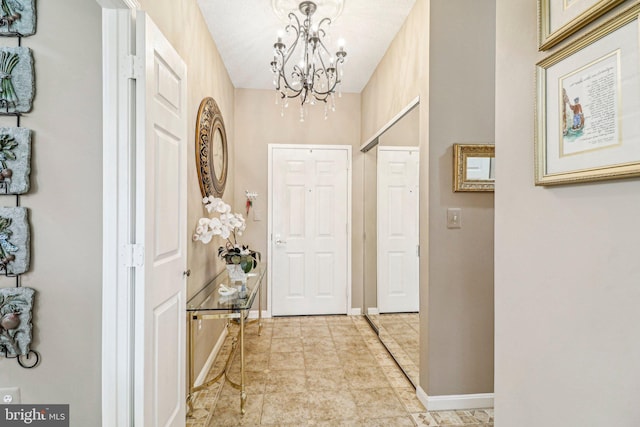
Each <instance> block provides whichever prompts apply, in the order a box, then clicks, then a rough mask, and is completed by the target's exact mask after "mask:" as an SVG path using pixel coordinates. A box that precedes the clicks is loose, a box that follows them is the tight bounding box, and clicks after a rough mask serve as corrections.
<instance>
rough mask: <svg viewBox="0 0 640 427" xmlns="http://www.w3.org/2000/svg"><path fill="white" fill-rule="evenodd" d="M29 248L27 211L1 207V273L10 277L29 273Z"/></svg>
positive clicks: (19, 208) (20, 208)
mask: <svg viewBox="0 0 640 427" xmlns="http://www.w3.org/2000/svg"><path fill="white" fill-rule="evenodd" d="M29 247H30V236H29V220H28V218H27V209H26V208H22V207H14V208H7V207H0V272H5V273H6V274H9V275H15V274H22V273H25V272H27V271H28V270H29V261H30V254H29Z"/></svg>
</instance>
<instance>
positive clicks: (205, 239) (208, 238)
mask: <svg viewBox="0 0 640 427" xmlns="http://www.w3.org/2000/svg"><path fill="white" fill-rule="evenodd" d="M212 238H213V233H211V232H209V233H205V234H203V235H202V236H200V240H201V241H202V243H204V244H205V245H206V244H207V243H209V242H210V241H211V239H212Z"/></svg>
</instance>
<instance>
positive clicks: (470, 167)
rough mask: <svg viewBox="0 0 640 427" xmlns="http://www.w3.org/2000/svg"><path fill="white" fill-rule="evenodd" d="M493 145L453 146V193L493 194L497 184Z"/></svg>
mask: <svg viewBox="0 0 640 427" xmlns="http://www.w3.org/2000/svg"><path fill="white" fill-rule="evenodd" d="M495 174H496V155H495V146H494V145H493V144H453V191H454V192H456V193H457V192H465V191H469V192H478V191H486V192H492V191H494V190H495V182H496V176H495Z"/></svg>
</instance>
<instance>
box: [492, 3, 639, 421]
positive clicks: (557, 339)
mask: <svg viewBox="0 0 640 427" xmlns="http://www.w3.org/2000/svg"><path fill="white" fill-rule="evenodd" d="M496 9H497V10H496V17H497V22H496V28H497V32H496V39H497V40H496V153H497V159H496V162H497V165H498V170H497V174H498V175H497V184H496V185H497V188H496V194H495V196H496V198H495V209H496V223H495V224H496V229H495V266H496V280H495V295H496V298H495V311H496V314H495V316H496V332H495V352H496V370H495V389H496V399H495V408H496V420H497V421H498V425H504V426H522V427H529V426H538V425H546V426H551V427H555V426H566V425H571V426H579V425H584V426H586V425H589V426H596V425H608V426H614V425H620V426H635V425H638V424H639V422H640V405H638V404H637V401H636V400H637V399H636V396H638V395H640V364H639V363H638V361H639V360H640V340H638V325H639V324H640V310H638V301H640V286H639V283H640V262H638V260H639V259H640V240H639V239H638V236H640V222H638V218H640V180H638V179H637V178H636V179H628V180H618V181H605V182H601V183H589V184H582V185H564V186H558V187H549V188H542V187H536V186H534V184H533V160H534V159H533V153H534V151H533V135H534V128H533V126H534V120H533V106H534V65H535V63H536V62H537V61H539V60H541V59H543V58H544V57H546V56H547V55H548V54H549V53H551V52H546V53H539V52H538V49H537V41H536V5H535V2H531V1H529V0H497V8H496ZM565 44H566V43H565ZM565 44H563V45H565ZM503 177H504V178H503Z"/></svg>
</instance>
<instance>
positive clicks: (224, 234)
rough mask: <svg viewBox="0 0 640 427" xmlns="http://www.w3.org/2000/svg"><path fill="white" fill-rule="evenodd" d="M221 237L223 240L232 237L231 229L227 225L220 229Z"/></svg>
mask: <svg viewBox="0 0 640 427" xmlns="http://www.w3.org/2000/svg"><path fill="white" fill-rule="evenodd" d="M220 236H221V237H222V238H223V239H228V238H229V236H231V229H230V228H229V227H227V226H226V225H222V226H221V227H220Z"/></svg>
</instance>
